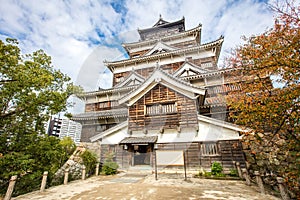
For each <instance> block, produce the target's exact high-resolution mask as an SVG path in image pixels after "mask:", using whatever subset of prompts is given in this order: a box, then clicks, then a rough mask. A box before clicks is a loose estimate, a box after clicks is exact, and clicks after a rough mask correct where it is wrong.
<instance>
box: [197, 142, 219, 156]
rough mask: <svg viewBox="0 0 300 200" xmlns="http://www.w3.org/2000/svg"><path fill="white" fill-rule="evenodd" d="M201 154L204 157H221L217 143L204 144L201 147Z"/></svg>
mask: <svg viewBox="0 0 300 200" xmlns="http://www.w3.org/2000/svg"><path fill="white" fill-rule="evenodd" d="M200 153H201V155H203V156H213V155H219V147H218V144H217V143H203V144H201V147H200Z"/></svg>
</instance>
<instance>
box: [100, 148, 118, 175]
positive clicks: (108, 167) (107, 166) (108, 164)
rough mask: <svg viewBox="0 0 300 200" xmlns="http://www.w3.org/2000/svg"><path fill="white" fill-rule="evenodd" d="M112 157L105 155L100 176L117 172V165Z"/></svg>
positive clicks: (112, 155)
mask: <svg viewBox="0 0 300 200" xmlns="http://www.w3.org/2000/svg"><path fill="white" fill-rule="evenodd" d="M113 157H114V154H113V153H110V154H108V155H107V157H106V159H105V161H104V163H103V166H102V169H101V172H102V174H105V175H112V174H116V173H117V172H118V168H119V165H118V164H117V163H116V162H114V161H113Z"/></svg>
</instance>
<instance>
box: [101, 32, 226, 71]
mask: <svg viewBox="0 0 300 200" xmlns="http://www.w3.org/2000/svg"><path fill="white" fill-rule="evenodd" d="M223 41H224V38H223V37H220V38H219V39H218V40H215V41H213V42H210V43H206V44H202V45H199V46H196V47H188V48H184V49H178V50H175V51H170V52H164V53H160V54H154V55H149V56H143V57H137V58H131V59H126V60H120V61H114V62H108V61H104V64H105V65H106V66H107V67H108V68H109V69H110V70H111V71H113V70H112V67H116V66H123V65H125V64H132V63H135V62H143V61H149V60H155V59H159V58H163V57H168V56H173V55H178V54H185V53H189V52H196V51H199V50H205V49H208V48H212V47H214V46H218V45H222V43H223ZM218 53H219V51H218V52H217V53H216V55H217V54H218ZM217 56H218V55H217Z"/></svg>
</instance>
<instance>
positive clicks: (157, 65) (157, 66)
mask: <svg viewBox="0 0 300 200" xmlns="http://www.w3.org/2000/svg"><path fill="white" fill-rule="evenodd" d="M158 68H159V64H158V61H156V69H158Z"/></svg>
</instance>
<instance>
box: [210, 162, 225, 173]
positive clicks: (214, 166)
mask: <svg viewBox="0 0 300 200" xmlns="http://www.w3.org/2000/svg"><path fill="white" fill-rule="evenodd" d="M222 171H223V167H222V165H221V163H218V162H214V163H213V164H212V166H211V174H212V175H219V174H221V173H222Z"/></svg>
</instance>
